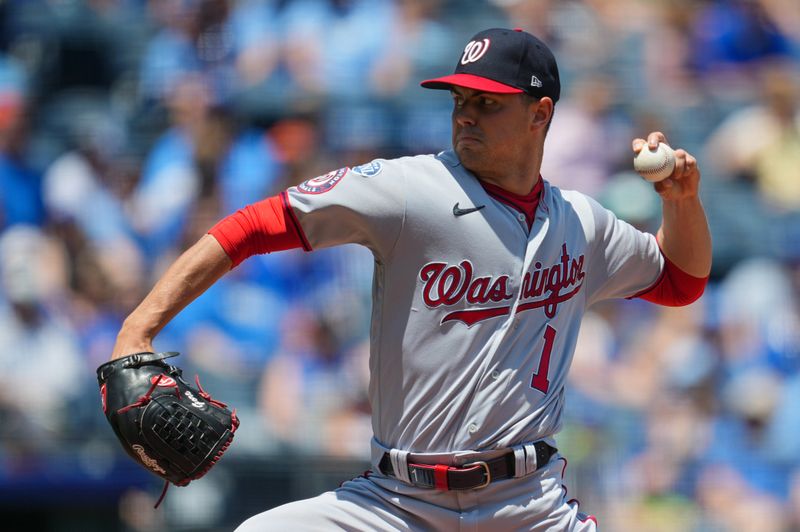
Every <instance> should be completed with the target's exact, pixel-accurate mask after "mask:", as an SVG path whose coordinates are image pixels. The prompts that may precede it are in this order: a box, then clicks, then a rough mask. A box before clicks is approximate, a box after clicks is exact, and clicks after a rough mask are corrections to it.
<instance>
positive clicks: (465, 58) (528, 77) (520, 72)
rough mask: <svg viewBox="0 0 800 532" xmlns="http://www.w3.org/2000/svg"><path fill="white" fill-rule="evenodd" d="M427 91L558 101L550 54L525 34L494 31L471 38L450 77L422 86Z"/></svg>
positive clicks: (424, 83) (486, 31)
mask: <svg viewBox="0 0 800 532" xmlns="http://www.w3.org/2000/svg"><path fill="white" fill-rule="evenodd" d="M421 85H422V86H423V87H425V88H427V89H444V90H449V89H450V87H451V86H453V85H456V86H459V87H467V88H470V89H475V90H481V91H486V92H497V93H505V94H513V93H522V92H524V93H527V94H530V95H531V96H534V97H536V98H542V97H544V96H549V97H550V98H552V99H553V101H554V102H555V101H558V98H559V96H560V94H561V83H560V81H559V77H558V65H557V64H556V59H555V57H554V56H553V53H552V52H551V51H550V49H549V48H548V47H547V45H545V44H544V43H543V42H542V41H540V40H539V39H537V38H536V37H534V36H533V35H531V34H530V33H527V32H525V31H522V30H519V29H516V30H508V29H501V28H493V29H489V30H484V31H482V32H480V33H478V34H477V35H475V36H474V37H472V39H470V41H469V42H468V43H467V45H466V46H465V47H464V52H463V53H462V54H461V58H460V59H459V61H458V64H457V65H456V69H455V72H454V73H453V74H452V75H449V76H443V77H440V78H434V79H428V80H425V81H423V82H422V83H421Z"/></svg>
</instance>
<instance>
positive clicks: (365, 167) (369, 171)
mask: <svg viewBox="0 0 800 532" xmlns="http://www.w3.org/2000/svg"><path fill="white" fill-rule="evenodd" d="M381 170H383V165H382V164H381V163H379V162H378V161H372V162H371V163H367V164H361V165H359V166H354V167H353V172H355V173H356V174H358V175H360V176H364V177H373V176H376V175H378V174H380V173H381Z"/></svg>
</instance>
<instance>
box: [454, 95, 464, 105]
mask: <svg viewBox="0 0 800 532" xmlns="http://www.w3.org/2000/svg"><path fill="white" fill-rule="evenodd" d="M453 103H454V104H455V106H456V107H461V106H462V105H464V98H462V97H461V96H459V95H458V94H453Z"/></svg>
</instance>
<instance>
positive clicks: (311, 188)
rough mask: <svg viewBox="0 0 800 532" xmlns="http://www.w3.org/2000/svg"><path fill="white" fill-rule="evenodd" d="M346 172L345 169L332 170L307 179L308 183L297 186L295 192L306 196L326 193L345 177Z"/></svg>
mask: <svg viewBox="0 0 800 532" xmlns="http://www.w3.org/2000/svg"><path fill="white" fill-rule="evenodd" d="M347 170H348V168H347V167H344V168H339V169H338V170H333V171H331V172H328V173H327V174H325V175H321V176H319V177H315V178H314V179H309V180H308V181H305V182H303V183H300V184H299V185H297V190H299V191H300V192H304V193H306V194H322V193H323V192H327V191H329V190H330V189H332V188H333V187H335V186H336V184H337V183H339V181H341V180H342V178H343V177H344V176H345V174H346V173H347Z"/></svg>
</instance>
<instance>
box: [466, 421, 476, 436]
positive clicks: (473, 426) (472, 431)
mask: <svg viewBox="0 0 800 532" xmlns="http://www.w3.org/2000/svg"><path fill="white" fill-rule="evenodd" d="M467 431H468V432H469V433H470V434H475V433H476V432H478V425H476V424H475V423H470V424H469V425H468V426H467Z"/></svg>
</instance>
